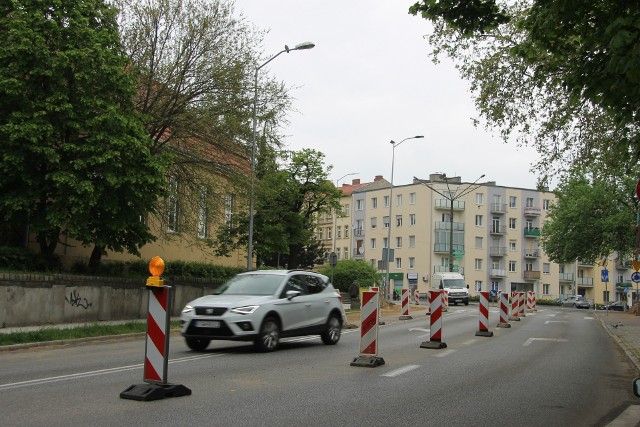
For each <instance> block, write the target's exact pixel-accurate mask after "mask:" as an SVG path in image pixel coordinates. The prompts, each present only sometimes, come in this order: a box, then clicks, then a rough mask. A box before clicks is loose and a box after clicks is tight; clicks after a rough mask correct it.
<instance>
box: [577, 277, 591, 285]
mask: <svg viewBox="0 0 640 427" xmlns="http://www.w3.org/2000/svg"><path fill="white" fill-rule="evenodd" d="M576 284H577V285H578V286H593V278H591V277H578V280H577V281H576Z"/></svg>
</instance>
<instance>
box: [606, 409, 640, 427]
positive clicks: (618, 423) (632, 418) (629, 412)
mask: <svg viewBox="0 0 640 427" xmlns="http://www.w3.org/2000/svg"><path fill="white" fill-rule="evenodd" d="M638 420H640V405H630V406H629V407H628V408H627V409H625V410H624V412H623V413H621V414H620V415H618V418H616V419H615V420H613V421H611V422H610V423H609V424H607V427H608V426H612V427H625V426H633V425H636V423H637V422H638Z"/></svg>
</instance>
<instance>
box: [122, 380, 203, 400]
mask: <svg viewBox="0 0 640 427" xmlns="http://www.w3.org/2000/svg"><path fill="white" fill-rule="evenodd" d="M190 395H191V390H190V389H189V388H187V387H185V386H183V385H182V384H168V383H167V384H147V383H145V384H134V385H132V386H130V387H129V388H127V389H126V390H125V391H123V392H122V393H120V398H122V399H130V400H138V401H143V402H150V401H152V400H160V399H164V398H166V397H182V396H190Z"/></svg>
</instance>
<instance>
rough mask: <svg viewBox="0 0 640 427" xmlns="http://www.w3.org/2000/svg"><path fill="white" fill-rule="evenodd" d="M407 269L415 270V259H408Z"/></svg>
mask: <svg viewBox="0 0 640 427" xmlns="http://www.w3.org/2000/svg"><path fill="white" fill-rule="evenodd" d="M409 268H411V269H414V268H416V259H415V258H414V257H409Z"/></svg>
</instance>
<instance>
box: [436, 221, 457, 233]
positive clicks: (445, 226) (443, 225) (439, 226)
mask: <svg viewBox="0 0 640 427" xmlns="http://www.w3.org/2000/svg"><path fill="white" fill-rule="evenodd" d="M450 229H451V222H449V221H436V223H435V230H436V231H442V230H446V231H449V230H450ZM453 231H464V222H454V223H453Z"/></svg>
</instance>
